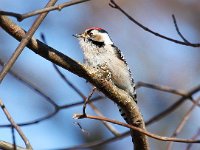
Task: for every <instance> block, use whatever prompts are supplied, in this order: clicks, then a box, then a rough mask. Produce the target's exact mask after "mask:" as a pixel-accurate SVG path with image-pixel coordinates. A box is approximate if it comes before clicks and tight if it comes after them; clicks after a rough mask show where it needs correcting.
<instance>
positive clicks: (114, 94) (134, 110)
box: [0, 16, 149, 150]
mask: <svg viewBox="0 0 200 150" xmlns="http://www.w3.org/2000/svg"><path fill="white" fill-rule="evenodd" d="M0 26H1V27H2V28H3V29H4V30H5V31H6V32H7V33H9V34H10V35H12V36H13V37H14V38H16V39H17V40H21V39H22V38H23V36H24V35H25V31H24V30H23V29H21V28H20V27H19V26H17V25H16V24H14V23H13V22H12V21H11V20H10V19H9V18H8V17H6V16H0ZM27 47H28V48H30V49H31V50H32V51H34V52H35V53H36V54H38V55H40V56H42V57H43V58H45V59H47V60H49V61H51V62H53V63H55V64H57V65H59V66H61V67H63V68H64V69H66V70H68V71H70V72H72V73H74V74H76V75H78V76H80V77H82V78H84V79H86V80H87V81H89V82H90V83H92V84H93V85H94V86H96V87H97V88H98V89H99V90H100V91H101V92H102V93H104V94H105V95H106V96H107V97H108V98H110V99H111V100H112V101H114V102H115V103H117V104H118V105H119V106H120V107H121V108H122V109H123V110H126V112H125V113H126V114H127V118H130V124H132V125H135V126H137V127H139V128H141V129H144V130H145V124H144V120H143V117H142V115H141V113H140V110H139V108H138V106H137V104H136V103H135V101H134V100H133V99H132V98H131V97H130V96H129V95H128V94H127V93H126V92H125V91H123V90H121V89H119V88H117V87H116V86H115V85H114V84H113V83H112V82H110V81H107V80H106V79H105V75H106V72H104V71H103V70H100V71H99V70H96V69H95V68H92V67H89V66H85V65H82V64H80V63H78V62H76V61H74V60H73V59H71V58H70V57H68V56H66V55H64V54H62V53H61V52H59V51H57V50H55V49H53V48H51V47H49V46H47V45H46V44H44V43H42V42H41V41H39V40H36V39H35V38H32V39H31V40H30V41H29V43H28V44H27ZM132 138H133V139H134V147H135V150H148V149H149V146H148V141H147V137H146V136H145V135H144V134H141V133H140V132H137V131H136V132H133V133H132Z"/></svg>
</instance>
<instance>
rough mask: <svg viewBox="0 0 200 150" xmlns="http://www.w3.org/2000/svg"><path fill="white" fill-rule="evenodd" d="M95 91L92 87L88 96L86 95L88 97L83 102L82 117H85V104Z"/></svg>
mask: <svg viewBox="0 0 200 150" xmlns="http://www.w3.org/2000/svg"><path fill="white" fill-rule="evenodd" d="M95 91H96V87H93V88H92V90H91V92H90V94H89V95H88V97H87V98H86V99H85V102H84V104H83V115H86V112H85V110H86V106H87V103H88V101H89V100H90V98H91V97H92V95H93V94H94V92H95Z"/></svg>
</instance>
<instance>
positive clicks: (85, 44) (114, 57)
mask: <svg viewBox="0 0 200 150" xmlns="http://www.w3.org/2000/svg"><path fill="white" fill-rule="evenodd" d="M74 36H75V37H76V38H77V39H78V40H79V43H80V46H81V49H82V50H83V54H84V63H85V64H86V65H88V66H91V67H96V68H98V67H101V66H106V67H107V68H108V71H109V73H110V74H111V81H112V82H113V83H114V84H115V85H116V86H117V87H118V88H119V89H122V90H124V91H125V92H127V93H128V94H129V95H130V96H131V97H132V98H133V100H134V101H136V102H137V100H136V99H137V97H136V90H135V84H134V80H133V78H132V76H131V72H130V69H129V67H128V64H127V62H126V60H125V58H124V56H123V55H122V52H121V50H120V49H118V48H117V47H116V46H115V45H114V43H113V42H112V40H111V38H110V36H109V35H108V33H107V32H106V31H105V30H104V29H102V28H98V27H92V28H88V29H86V30H85V31H84V32H83V33H82V34H75V35H74ZM118 107H119V106H118ZM119 110H120V112H121V115H122V117H124V119H125V120H126V121H127V118H126V114H125V113H124V111H123V110H122V109H121V108H120V107H119Z"/></svg>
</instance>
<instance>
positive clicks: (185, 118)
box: [167, 98, 200, 150]
mask: <svg viewBox="0 0 200 150" xmlns="http://www.w3.org/2000/svg"><path fill="white" fill-rule="evenodd" d="M199 102H200V98H199V99H197V100H196V103H197V104H198V103H199ZM196 106H197V105H195V104H193V105H192V106H191V108H190V109H189V110H188V111H187V112H186V114H185V115H184V117H183V119H182V120H181V122H180V123H179V125H178V126H177V128H176V129H175V131H174V133H173V134H172V136H171V137H177V135H178V134H179V133H180V132H181V130H182V129H183V127H184V125H185V124H186V122H187V121H188V119H189V118H190V116H191V114H192V111H193V110H194V108H195V107H196ZM172 144H173V143H172V142H169V143H168V145H167V150H170V149H171V147H172Z"/></svg>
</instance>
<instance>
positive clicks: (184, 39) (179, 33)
mask: <svg viewBox="0 0 200 150" xmlns="http://www.w3.org/2000/svg"><path fill="white" fill-rule="evenodd" d="M172 19H173V22H174V26H175V28H176V31H177V33H178V35H179V36H180V37H181V38H182V40H183V41H184V42H185V43H188V44H191V43H190V42H189V41H188V40H186V38H185V37H184V36H183V35H182V33H181V32H180V30H179V28H178V25H177V22H176V18H175V15H174V14H173V15H172Z"/></svg>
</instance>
